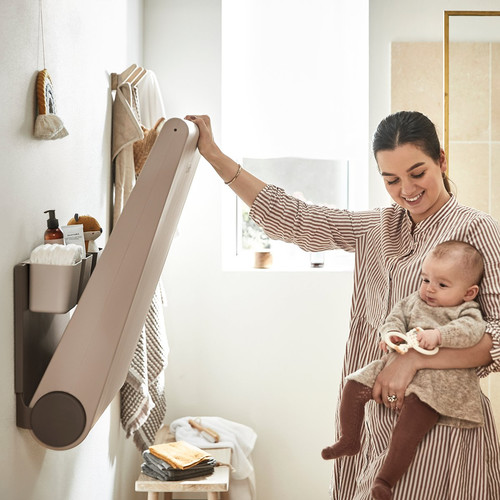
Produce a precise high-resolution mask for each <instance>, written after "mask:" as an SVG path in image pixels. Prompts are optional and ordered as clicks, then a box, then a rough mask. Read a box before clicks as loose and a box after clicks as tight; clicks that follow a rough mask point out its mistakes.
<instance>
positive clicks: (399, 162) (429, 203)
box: [376, 144, 450, 223]
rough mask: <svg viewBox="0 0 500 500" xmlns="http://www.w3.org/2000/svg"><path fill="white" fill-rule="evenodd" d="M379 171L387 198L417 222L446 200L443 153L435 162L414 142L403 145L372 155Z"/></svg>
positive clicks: (447, 197)
mask: <svg viewBox="0 0 500 500" xmlns="http://www.w3.org/2000/svg"><path fill="white" fill-rule="evenodd" d="M376 159H377V163H378V168H379V171H380V173H381V175H382V177H383V178H384V182H385V188H386V189H387V192H388V193H389V195H390V196H391V198H392V199H393V200H394V201H395V202H396V203H397V204H398V205H400V206H402V207H403V208H406V209H407V210H408V211H409V212H410V215H411V218H412V220H413V222H415V223H418V222H420V221H422V220H424V219H426V218H427V217H429V216H431V215H433V214H435V213H436V212H437V211H438V210H439V209H440V208H441V207H442V206H443V205H444V204H445V203H446V202H447V201H448V199H449V197H450V195H449V194H448V192H447V191H446V188H445V187H444V183H443V175H442V174H443V172H446V159H445V155H444V152H443V151H441V157H440V159H439V161H438V162H436V161H434V160H433V159H432V158H431V157H430V156H427V155H426V154H425V153H424V152H423V151H422V150H421V149H420V148H418V147H417V146H415V145H414V144H404V145H402V146H398V147H397V148H396V149H394V150H385V151H379V152H378V153H377V155H376Z"/></svg>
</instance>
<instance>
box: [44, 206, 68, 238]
mask: <svg viewBox="0 0 500 500" xmlns="http://www.w3.org/2000/svg"><path fill="white" fill-rule="evenodd" d="M46 213H48V214H49V218H48V219H47V230H46V231H45V234H44V236H43V239H44V243H46V244H47V243H48V244H54V243H55V244H59V245H64V235H63V233H62V231H61V230H60V229H59V221H58V220H57V219H56V211H55V210H46V211H45V212H44V214H46Z"/></svg>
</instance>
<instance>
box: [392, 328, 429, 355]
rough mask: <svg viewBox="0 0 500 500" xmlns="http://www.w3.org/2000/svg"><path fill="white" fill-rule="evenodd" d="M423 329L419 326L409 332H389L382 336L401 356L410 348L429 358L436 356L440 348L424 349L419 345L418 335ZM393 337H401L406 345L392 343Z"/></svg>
mask: <svg viewBox="0 0 500 500" xmlns="http://www.w3.org/2000/svg"><path fill="white" fill-rule="evenodd" d="M422 331H423V330H422V328H419V327H418V326H417V327H416V328H413V329H412V330H410V331H409V332H406V333H400V332H387V333H384V334H383V335H382V340H383V341H384V342H385V343H386V344H387V345H388V346H389V347H390V348H391V349H393V350H395V351H396V352H398V353H399V354H406V353H407V352H408V350H409V349H410V348H412V349H415V350H416V351H418V352H421V353H422V354H427V355H429V356H431V355H433V354H436V353H437V352H438V351H439V347H435V348H434V349H424V348H422V347H420V346H419V345H418V340H417V333H418V332H422ZM391 337H399V338H400V339H402V340H404V341H405V342H406V344H394V343H393V342H392V341H391Z"/></svg>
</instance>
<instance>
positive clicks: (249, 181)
mask: <svg viewBox="0 0 500 500" xmlns="http://www.w3.org/2000/svg"><path fill="white" fill-rule="evenodd" d="M184 119H185V120H188V121H190V122H193V123H195V124H196V126H197V127H198V130H199V136H198V151H199V152H200V154H201V155H202V156H203V157H204V158H205V160H207V161H208V163H210V164H211V165H212V167H214V169H215V171H216V172H217V173H218V174H219V176H220V177H221V179H222V180H223V181H224V182H225V183H226V184H230V188H231V189H232V190H233V191H234V192H235V193H236V194H237V195H238V196H239V197H240V198H241V199H242V200H243V201H244V203H245V204H246V205H248V206H249V207H251V206H252V204H253V202H254V201H255V198H256V197H257V195H258V194H259V193H260V192H261V191H262V189H264V187H265V186H266V184H265V183H264V182H263V181H261V180H260V179H257V177H254V176H253V175H251V174H250V173H249V172H246V171H245V170H243V169H242V168H241V166H240V165H239V164H238V163H236V162H235V161H234V160H232V159H231V158H229V156H226V155H225V154H224V153H223V152H222V151H221V150H220V149H219V147H218V146H217V144H216V143H215V141H214V137H213V133H212V126H211V124H210V118H209V117H208V116H206V115H187V116H186V117H185V118H184Z"/></svg>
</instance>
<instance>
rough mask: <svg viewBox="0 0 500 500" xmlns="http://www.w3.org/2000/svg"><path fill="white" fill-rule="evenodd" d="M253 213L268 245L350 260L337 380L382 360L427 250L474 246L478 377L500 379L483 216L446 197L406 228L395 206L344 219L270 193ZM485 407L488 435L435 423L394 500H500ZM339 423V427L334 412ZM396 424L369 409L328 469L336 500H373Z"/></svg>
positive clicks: (493, 280)
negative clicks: (384, 342) (482, 353)
mask: <svg viewBox="0 0 500 500" xmlns="http://www.w3.org/2000/svg"><path fill="white" fill-rule="evenodd" d="M250 215H251V217H252V218H253V219H254V221H255V222H256V223H257V224H259V225H260V226H262V227H263V229H264V231H265V232H266V234H267V235H268V236H269V237H270V238H272V239H280V240H283V241H287V242H290V243H295V244H297V245H298V246H299V247H301V248H302V249H303V250H306V251H322V250H331V249H343V250H346V251H348V252H355V268H354V290H353V297H352V304H351V322H350V332H349V339H348V342H347V346H346V352H345V356H344V365H343V372H342V373H343V379H344V377H345V376H346V375H348V374H350V373H352V372H354V371H356V370H358V369H359V368H361V367H362V366H365V365H366V364H368V363H369V362H371V361H373V360H375V359H379V358H380V357H381V354H382V353H381V351H380V349H379V346H378V342H379V337H378V328H379V327H380V325H381V324H382V323H383V321H384V320H385V318H386V316H387V314H388V313H389V311H390V310H391V308H392V306H393V305H394V304H395V303H396V302H398V301H399V300H401V299H402V298H404V297H406V296H407V295H409V294H410V293H412V292H414V291H416V290H417V289H418V287H419V284H420V267H421V264H422V260H423V258H424V257H425V255H426V254H427V253H428V252H429V250H431V249H432V248H433V247H435V246H436V245H437V244H438V243H440V242H442V241H446V240H451V239H453V240H461V241H466V242H468V243H470V244H471V245H473V246H474V247H476V248H477V249H478V250H479V251H480V252H481V253H482V255H483V257H484V261H485V273H484V277H483V281H482V283H481V291H480V295H479V297H478V299H477V300H478V302H479V304H480V306H481V310H482V312H483V316H484V319H485V321H486V323H487V327H486V331H487V333H489V334H490V335H491V337H492V340H493V346H492V349H491V357H492V359H493V362H492V363H491V364H490V365H489V366H486V367H482V368H478V374H479V376H482V377H483V376H486V375H487V374H488V373H491V372H494V371H500V229H499V226H498V223H497V222H496V221H495V220H494V219H492V218H491V217H490V216H489V215H487V214H485V213H483V212H480V211H478V210H475V209H473V208H469V207H465V206H463V205H460V204H459V203H458V202H457V200H456V199H455V198H454V197H453V196H452V197H451V198H450V200H449V201H448V202H447V203H446V204H445V205H444V206H443V207H441V209H440V210H439V211H438V212H436V213H435V214H433V215H432V216H430V217H428V218H427V219H425V220H423V221H421V222H419V223H418V224H416V226H415V227H414V228H413V230H412V221H411V219H410V217H409V216H408V213H407V212H406V210H404V209H403V208H401V207H400V206H398V205H396V204H394V205H393V206H391V207H387V208H382V209H378V210H370V211H363V212H350V211H347V210H338V209H331V208H327V207H321V206H314V205H308V204H306V203H304V202H302V201H300V200H297V199H295V198H293V197H291V196H288V195H286V193H285V192H284V191H283V190H282V189H280V188H277V187H276V186H272V185H268V186H266V187H265V188H264V189H263V190H262V191H261V192H260V194H259V195H258V197H257V199H256V200H255V202H254V204H253V205H252V208H251V211H250ZM343 384H344V381H343V382H342V384H341V386H343ZM341 390H342V387H341V388H340V391H341ZM340 391H339V397H340ZM337 406H338V405H337ZM482 406H483V410H484V415H485V425H484V427H479V428H474V429H463V428H453V427H449V426H444V425H437V426H436V427H435V428H434V429H432V430H431V431H430V432H429V433H428V434H427V435H426V436H425V438H424V440H423V441H422V443H421V445H420V446H419V448H418V451H417V454H416V457H415V460H414V461H413V463H412V464H411V466H410V468H409V470H408V472H407V473H406V474H405V475H404V476H403V477H402V478H401V480H400V481H399V482H398V483H397V485H396V486H395V487H394V490H393V493H394V496H393V498H394V500H443V499H447V500H495V499H497V500H500V446H499V441H498V436H497V433H496V429H495V423H494V420H493V414H492V410H491V405H490V402H489V400H488V399H487V398H486V396H484V395H482ZM336 419H337V420H336V422H337V423H338V414H337V416H336ZM395 421H396V414H395V413H394V412H393V411H391V410H388V409H387V408H386V407H385V406H384V405H378V404H376V403H375V402H374V401H370V402H369V403H368V405H367V406H366V416H365V423H364V430H363V437H362V448H361V451H360V452H359V453H358V454H357V455H355V456H354V457H344V458H342V459H338V460H335V461H334V468H333V474H332V484H331V498H332V499H333V500H370V499H371V495H370V490H371V485H372V482H373V480H374V478H375V476H376V474H377V472H378V470H379V469H380V467H381V465H382V462H383V460H384V458H385V455H386V453H387V449H388V445H389V441H390V438H391V435H392V429H393V427H394V424H395ZM337 429H338V425H337Z"/></svg>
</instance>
